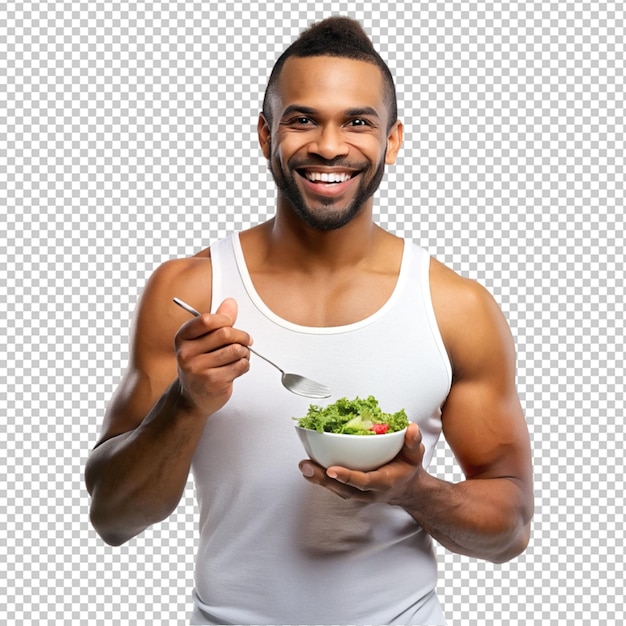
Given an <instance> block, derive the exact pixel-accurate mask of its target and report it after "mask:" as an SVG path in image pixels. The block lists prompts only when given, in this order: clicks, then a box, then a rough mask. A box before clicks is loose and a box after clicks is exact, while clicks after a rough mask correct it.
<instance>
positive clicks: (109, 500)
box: [85, 259, 250, 545]
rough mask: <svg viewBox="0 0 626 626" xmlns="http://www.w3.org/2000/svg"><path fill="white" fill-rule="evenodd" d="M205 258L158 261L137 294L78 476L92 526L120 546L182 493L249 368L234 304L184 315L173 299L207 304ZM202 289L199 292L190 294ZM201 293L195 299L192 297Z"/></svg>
mask: <svg viewBox="0 0 626 626" xmlns="http://www.w3.org/2000/svg"><path fill="white" fill-rule="evenodd" d="M209 263H210V261H209V260H208V259H188V260H181V261H175V262H170V263H166V264H165V265H164V266H162V267H161V268H159V269H158V270H157V271H156V272H155V274H154V275H153V276H152V278H151V279H150V281H149V282H148V285H147V286H146V289H145V290H144V294H143V295H142V298H141V301H140V304H139V307H138V311H137V314H136V319H135V324H134V329H133V337H132V341H131V350H130V361H129V367H128V370H127V371H126V373H125V375H124V377H123V379H122V382H121V384H120V386H119V388H118V390H117V391H116V394H115V395H114V397H113V399H112V400H111V402H110V404H109V406H108V407H107V412H106V415H105V419H104V425H103V430H102V435H101V437H100V440H99V442H98V444H97V445H96V447H95V448H94V450H93V451H92V452H91V454H90V456H89V459H88V461H87V466H86V471H85V482H86V485H87V490H88V491H89V493H90V494H91V497H92V498H91V509H90V517H91V521H92V524H93V526H94V528H95V529H96V530H97V531H98V533H99V534H100V535H101V537H102V538H103V539H104V540H105V541H106V542H107V543H109V544H111V545H120V544H122V543H124V542H126V541H128V540H129V539H131V538H132V537H133V536H135V535H137V534H139V533H140V532H142V531H143V530H144V529H145V528H147V527H148V526H150V525H151V524H154V523H156V522H159V521H161V520H163V519H165V518H166V517H167V516H168V515H169V514H170V513H171V512H172V511H173V510H174V509H175V507H176V505H177V504H178V502H179V501H180V498H181V496H182V493H183V490H184V488H185V485H186V482H187V478H188V475H189V469H190V466H191V460H192V458H193V454H194V452H195V449H196V447H197V444H198V441H199V439H200V436H201V435H202V432H203V429H204V426H205V424H206V420H207V419H208V418H209V416H210V415H211V414H212V413H214V412H215V411H217V410H218V409H219V408H221V406H223V405H224V404H225V403H226V402H227V401H228V399H229V397H230V394H231V393H232V385H233V381H234V380H235V378H237V377H238V376H240V375H242V374H243V373H245V372H246V371H247V370H248V367H249V361H248V357H249V353H248V351H247V348H246V347H245V346H247V345H248V344H249V343H250V338H249V337H248V335H247V333H244V332H242V331H240V330H236V329H234V328H233V323H234V321H235V318H236V315H237V307H236V303H235V302H234V301H232V300H229V301H226V302H224V303H223V304H222V305H221V306H220V308H219V309H218V311H217V312H216V314H215V315H210V314H204V315H202V316H201V317H198V318H194V319H189V316H188V315H186V314H185V312H184V311H182V310H181V309H180V308H179V307H177V306H176V305H175V304H174V303H173V302H172V298H173V297H174V296H179V297H182V298H184V299H187V300H188V301H189V302H191V303H193V304H194V305H195V306H197V307H198V308H200V310H208V309H209V307H210V289H209V286H210V266H208V267H207V264H209ZM198 285H202V290H199V289H198ZM203 291H204V292H206V294H207V295H205V296H203V297H202V298H201V299H200V300H199V295H198V294H199V293H202V292H203Z"/></svg>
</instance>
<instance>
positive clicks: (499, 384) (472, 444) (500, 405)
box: [442, 282, 532, 497]
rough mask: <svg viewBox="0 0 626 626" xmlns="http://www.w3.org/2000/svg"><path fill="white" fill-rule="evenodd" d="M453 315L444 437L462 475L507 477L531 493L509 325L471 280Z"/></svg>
mask: <svg viewBox="0 0 626 626" xmlns="http://www.w3.org/2000/svg"><path fill="white" fill-rule="evenodd" d="M456 314H457V315H458V316H459V317H460V319H457V323H456V324H455V325H454V331H452V332H450V333H449V340H450V341H449V343H450V350H451V357H452V362H453V384H452V388H451V391H450V394H449V396H448V398H447V400H446V403H445V405H444V407H443V414H442V421H443V432H444V436H445V438H446V441H447V442H448V444H449V446H450V448H451V449H452V451H453V452H454V454H455V456H456V458H457V460H458V462H459V464H460V466H461V468H462V470H463V472H464V474H465V475H466V476H467V478H469V479H473V478H511V479H514V480H515V481H516V482H517V483H518V484H519V485H520V486H521V488H522V490H523V492H524V493H525V494H526V496H527V497H530V493H531V490H532V470H531V454H530V444H529V437H528V429H527V426H526V421H525V418H524V414H523V410H522V407H521V404H520V401H519V397H518V393H517V389H516V384H515V369H516V366H515V349H514V343H513V338H512V336H511V333H510V331H509V327H508V324H507V323H506V320H505V319H504V316H503V315H502V313H501V311H500V309H499V308H498V306H497V305H496V303H495V302H494V301H493V299H492V298H491V296H490V295H489V294H488V293H487V292H486V291H485V290H484V289H483V288H482V287H480V286H479V285H476V284H474V283H468V282H465V283H464V284H463V287H462V288H461V290H460V293H459V295H458V301H457V308H456Z"/></svg>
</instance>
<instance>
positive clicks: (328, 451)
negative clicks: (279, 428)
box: [296, 426, 406, 472]
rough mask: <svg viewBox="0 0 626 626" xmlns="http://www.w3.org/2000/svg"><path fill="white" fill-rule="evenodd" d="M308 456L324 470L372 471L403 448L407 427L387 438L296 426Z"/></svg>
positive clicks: (388, 434)
mask: <svg viewBox="0 0 626 626" xmlns="http://www.w3.org/2000/svg"><path fill="white" fill-rule="evenodd" d="M296 431H297V432H298V436H299V437H300V441H302V445H303V446H304V449H305V451H306V453H307V454H308V455H309V457H310V458H311V459H312V460H313V461H315V462H316V463H319V464H320V465H321V466H322V467H330V466H331V465H341V466H342V467H347V468H348V469H352V470H358V471H361V472H369V471H371V470H374V469H377V468H379V467H380V466H381V465H385V463H388V462H389V461H391V460H392V459H393V458H394V457H395V456H396V455H397V454H398V452H400V450H401V449H402V445H403V444H404V433H405V432H406V428H405V429H403V430H399V431H397V432H395V433H385V434H384V435H342V434H335V433H320V432H318V431H317V430H310V429H308V428H302V427H300V426H296Z"/></svg>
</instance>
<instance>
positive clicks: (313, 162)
mask: <svg viewBox="0 0 626 626" xmlns="http://www.w3.org/2000/svg"><path fill="white" fill-rule="evenodd" d="M258 131H259V140H260V143H261V148H262V150H263V153H264V155H265V157H266V158H267V159H268V162H269V167H270V171H271V173H272V176H273V178H274V181H275V183H276V185H277V187H278V190H279V195H278V206H279V207H282V208H284V209H285V210H286V211H287V213H286V215H288V214H290V213H291V214H292V215H293V214H295V215H298V216H299V217H300V219H301V220H303V221H304V222H305V223H306V224H308V226H310V227H312V228H314V229H316V230H335V229H338V228H341V227H342V226H344V225H346V224H348V223H349V222H351V221H352V220H353V219H354V218H355V217H356V216H357V215H367V213H368V211H370V210H371V207H372V202H373V200H372V197H373V195H374V193H375V192H376V190H377V189H378V186H379V184H380V182H381V180H382V178H383V175H384V169H385V164H391V163H394V162H395V157H396V155H397V153H398V150H399V148H400V145H401V143H402V124H401V123H400V122H399V121H398V120H397V107H396V98H395V88H394V86H393V80H392V78H391V74H390V73H389V70H388V68H387V66H386V65H385V63H384V62H383V61H382V59H381V58H380V56H379V55H378V54H377V53H376V52H375V50H374V48H373V46H372V44H371V42H370V41H369V39H368V38H367V36H366V35H365V33H364V32H363V30H362V28H361V27H360V26H359V25H358V23H355V22H354V21H352V20H349V19H345V18H330V19H329V20H325V21H324V22H321V23H320V24H318V25H316V26H313V27H311V28H310V29H309V30H307V31H306V32H305V33H304V34H303V35H302V36H301V37H300V39H298V40H297V41H296V42H295V43H294V44H293V45H292V46H290V47H289V48H288V49H287V50H286V51H285V53H284V54H283V55H282V56H281V57H280V58H279V60H278V62H277V63H276V66H275V67H274V70H273V72H272V75H271V77H270V81H269V85H268V88H267V92H266V97H265V101H264V110H263V113H262V114H261V115H260V117H259V127H258Z"/></svg>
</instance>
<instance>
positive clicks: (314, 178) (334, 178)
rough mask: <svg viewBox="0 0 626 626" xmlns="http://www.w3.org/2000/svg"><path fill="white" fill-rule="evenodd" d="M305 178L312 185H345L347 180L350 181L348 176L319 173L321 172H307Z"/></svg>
mask: <svg viewBox="0 0 626 626" xmlns="http://www.w3.org/2000/svg"><path fill="white" fill-rule="evenodd" d="M306 177H307V178H308V179H309V180H310V181H311V182H313V183H315V182H322V183H345V182H346V181H347V180H350V179H351V178H352V176H351V175H350V174H345V173H344V174H339V173H337V174H336V173H330V174H327V173H323V174H322V173H321V172H307V173H306Z"/></svg>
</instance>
